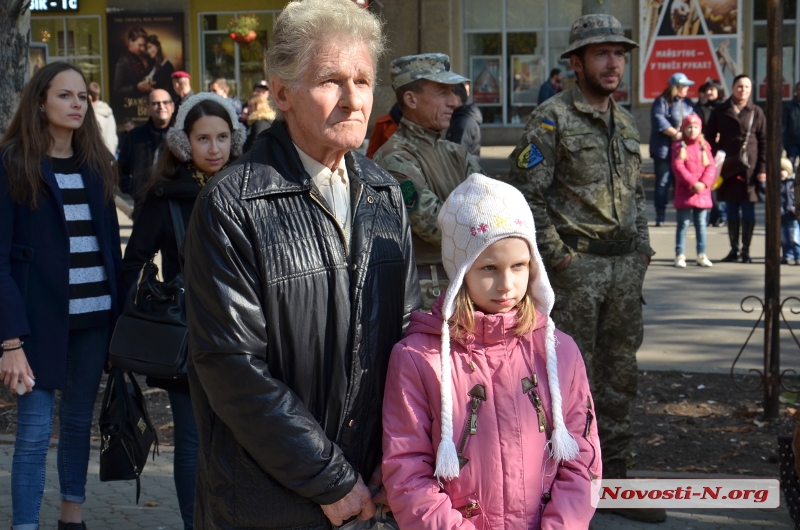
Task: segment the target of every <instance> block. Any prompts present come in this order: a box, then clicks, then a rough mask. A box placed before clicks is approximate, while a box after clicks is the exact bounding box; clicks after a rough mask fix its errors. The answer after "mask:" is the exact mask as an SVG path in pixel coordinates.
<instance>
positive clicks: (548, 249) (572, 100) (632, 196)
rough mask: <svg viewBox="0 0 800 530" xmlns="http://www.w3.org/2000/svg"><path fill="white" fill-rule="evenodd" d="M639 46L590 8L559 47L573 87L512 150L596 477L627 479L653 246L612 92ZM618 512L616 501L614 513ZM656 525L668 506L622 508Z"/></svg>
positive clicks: (631, 148) (633, 135) (535, 118)
mask: <svg viewBox="0 0 800 530" xmlns="http://www.w3.org/2000/svg"><path fill="white" fill-rule="evenodd" d="M636 47H638V46H637V44H636V43H635V42H633V41H632V40H630V39H628V38H626V37H625V35H624V33H623V30H622V27H621V25H620V23H619V21H618V20H617V19H616V18H614V17H612V16H610V15H586V16H583V17H581V18H579V19H578V20H577V21H576V22H575V23H574V24H573V25H572V29H571V32H570V39H569V46H568V48H567V49H566V51H565V52H564V53H563V54H562V55H561V58H562V59H567V58H568V59H569V60H570V63H571V65H572V68H573V69H574V71H575V73H576V76H577V83H576V85H575V86H574V87H572V88H571V89H569V90H566V91H564V92H561V93H560V94H558V95H556V96H554V97H553V98H551V99H548V100H547V101H546V102H544V103H543V104H541V105H539V106H538V107H537V108H536V109H535V110H534V111H533V112H532V113H531V115H530V117H529V118H528V121H527V124H526V127H525V133H524V134H523V136H522V139H521V140H520V142H519V144H518V145H517V147H516V149H515V150H514V151H513V152H512V154H511V156H510V160H511V166H512V169H511V172H510V174H509V180H510V182H511V183H512V184H514V185H515V186H516V187H517V188H519V190H520V191H521V192H522V193H523V194H524V195H525V197H526V198H527V199H528V202H529V204H530V207H531V210H532V211H533V216H534V219H535V220H536V227H537V231H536V232H537V233H536V236H537V243H538V245H539V250H540V252H541V253H542V258H543V259H544V262H545V266H546V268H547V270H548V274H549V276H550V281H551V283H552V285H553V289H554V290H555V294H556V301H555V307H554V308H553V313H552V316H553V320H554V321H555V323H556V325H557V326H558V328H559V329H561V330H563V331H564V332H565V333H567V334H569V335H571V336H572V337H574V338H575V341H576V342H577V343H578V346H579V347H580V349H581V352H582V353H583V358H584V361H585V362H586V369H587V373H588V375H589V381H590V384H591V389H592V394H593V396H594V399H595V407H596V410H597V416H598V417H597V421H598V424H597V426H598V430H599V434H600V443H601V447H602V460H603V477H604V478H624V477H625V470H626V467H625V463H626V457H627V456H628V449H629V444H630V441H631V438H632V437H633V432H632V429H631V410H632V407H633V402H634V399H635V398H636V392H637V375H638V371H637V365H636V351H637V350H638V349H639V346H640V345H641V343H642V336H643V322H642V283H643V280H644V275H645V271H646V270H647V266H648V265H649V263H650V257H651V256H652V255H653V254H654V252H653V250H652V248H651V247H650V240H649V234H648V231H647V220H646V219H645V196H644V191H643V188H642V179H641V155H640V154H639V133H638V131H637V130H636V126H635V124H634V121H633V117H632V116H631V115H630V114H629V113H628V112H627V111H626V110H625V109H623V108H622V107H619V106H618V105H617V104H616V103H615V102H614V99H613V98H612V97H611V94H612V93H613V92H614V90H616V88H617V86H618V85H619V83H620V81H621V79H622V73H623V70H624V68H625V52H626V51H629V50H631V49H633V48H636ZM615 511H616V510H615ZM624 512H625V513H622V515H625V516H626V517H630V518H634V519H637V520H640V521H647V522H657V521H662V520H664V519H665V518H666V513H665V512H664V510H625V511H624Z"/></svg>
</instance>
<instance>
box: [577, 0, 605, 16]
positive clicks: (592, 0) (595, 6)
mask: <svg viewBox="0 0 800 530" xmlns="http://www.w3.org/2000/svg"><path fill="white" fill-rule="evenodd" d="M611 2H612V0H583V6H582V8H581V14H582V15H610V14H611V11H610V10H609V4H610V3H611Z"/></svg>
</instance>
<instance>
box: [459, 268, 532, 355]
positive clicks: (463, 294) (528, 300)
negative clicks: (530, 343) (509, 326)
mask: <svg viewBox="0 0 800 530" xmlns="http://www.w3.org/2000/svg"><path fill="white" fill-rule="evenodd" d="M531 272H533V270H531ZM515 309H516V310H517V323H516V325H515V326H514V334H515V335H516V336H518V337H522V336H525V335H527V334H529V333H530V332H532V331H533V329H534V328H535V327H536V307H535V306H534V304H533V297H532V296H531V292H530V289H529V290H528V291H527V292H526V293H525V296H523V297H522V300H520V301H519V303H518V304H517V305H516V306H515ZM448 323H449V324H450V333H452V335H453V337H454V338H455V339H461V338H464V337H465V336H467V335H472V334H473V333H474V332H475V304H473V303H472V299H471V298H470V297H469V293H468V292H467V284H466V283H462V284H461V289H459V290H458V294H457V295H456V301H455V309H454V310H453V316H452V317H450V320H449V322H448Z"/></svg>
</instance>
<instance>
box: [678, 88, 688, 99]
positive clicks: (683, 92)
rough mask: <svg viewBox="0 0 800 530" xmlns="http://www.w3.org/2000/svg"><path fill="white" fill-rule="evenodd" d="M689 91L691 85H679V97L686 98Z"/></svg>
mask: <svg viewBox="0 0 800 530" xmlns="http://www.w3.org/2000/svg"><path fill="white" fill-rule="evenodd" d="M688 93H689V87H688V86H683V85H679V86H678V96H679V97H682V98H685V97H686V95H687V94H688Z"/></svg>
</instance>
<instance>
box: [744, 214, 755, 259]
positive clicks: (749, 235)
mask: <svg viewBox="0 0 800 530" xmlns="http://www.w3.org/2000/svg"><path fill="white" fill-rule="evenodd" d="M755 228H756V222H755V221H744V220H743V221H742V263H753V260H752V259H751V258H750V240H751V239H753V230H755Z"/></svg>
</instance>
